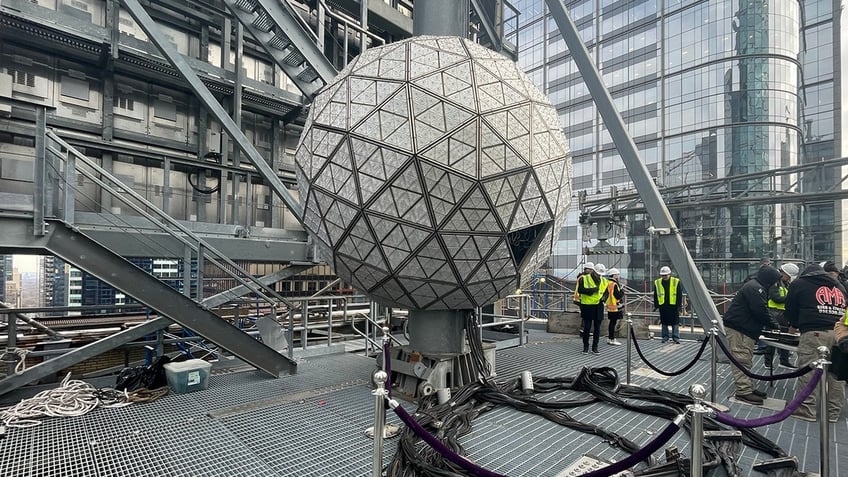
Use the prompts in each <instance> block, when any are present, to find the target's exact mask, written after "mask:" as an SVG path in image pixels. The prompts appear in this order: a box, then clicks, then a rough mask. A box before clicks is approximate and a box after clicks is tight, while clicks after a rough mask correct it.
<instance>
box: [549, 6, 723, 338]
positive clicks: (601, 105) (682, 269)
mask: <svg viewBox="0 0 848 477" xmlns="http://www.w3.org/2000/svg"><path fill="white" fill-rule="evenodd" d="M545 3H547V5H548V9H549V10H550V12H551V16H552V17H553V19H554V21H555V22H556V24H557V27H558V28H559V31H560V33H561V34H562V38H563V40H565V44H566V46H568V50H569V52H570V53H571V57H572V58H574V63H575V64H576V65H577V68H578V70H580V74H581V75H582V76H583V80H584V81H585V82H586V87H587V88H588V89H589V93H591V95H592V99H593V100H594V101H595V105H596V106H597V107H598V112H599V113H601V118H603V120H604V124H605V125H606V127H607V130H608V131H609V133H610V136H611V137H612V140H613V142H614V143H615V147H616V149H618V152H619V153H620V154H621V159H622V161H623V162H624V166H625V167H626V168H627V172H628V173H629V174H630V178H631V179H632V180H633V185H634V186H635V187H636V190H638V191H639V195H640V196H641V197H642V202H644V203H645V208H646V209H647V210H648V214H649V215H650V217H651V220H652V221H653V223H654V227H655V228H656V229H657V230H658V231H661V232H660V233H659V237H660V242H661V243H662V244H663V245H665V249H666V251H668V256H669V257H670V258H671V263H672V264H673V265H674V268H675V270H677V273H678V274H679V275H680V280H681V281H682V282H683V285H684V286H685V287H686V291H687V292H688V293H689V298H690V299H691V300H692V306H693V307H694V309H695V310H696V311H697V312H698V318H699V319H700V320H701V325H702V326H703V327H704V329H705V330H709V329H711V328H712V327H713V325H712V321H713V320H715V321H717V322H718V323H719V328H721V331H722V332H723V331H724V330H723V325H722V321H721V316H720V315H719V313H718V309H716V306H715V303H713V300H712V299H711V298H710V295H709V292H708V291H707V286H706V284H705V283H704V280H703V278H702V277H701V274H700V272H698V268H697V267H696V266H695V261H694V260H693V259H692V256H691V255H690V254H689V250H687V249H686V244H684V243H683V237H682V236H681V235H680V232H679V230H678V229H677V225H676V224H675V223H674V219H672V218H671V213H669V211H668V207H666V205H665V203H664V202H663V199H662V196H661V195H660V192H659V190H658V189H657V186H656V184H654V181H653V179H652V178H651V173H650V172H648V168H647V167H646V166H645V163H644V162H643V161H642V160H641V158H640V157H639V150H638V149H637V148H636V143H634V142H633V138H631V137H630V134H629V133H628V132H627V127H626V126H625V125H624V120H623V119H621V114H619V112H618V110H617V109H616V107H615V103H614V102H613V100H612V96H611V95H610V92H609V90H607V88H606V86H604V82H603V80H602V79H601V75H600V73H598V69H597V68H595V64H594V63H592V58H591V57H590V56H589V50H587V49H586V45H584V44H583V40H581V39H580V34H579V33H578V31H577V27H576V26H575V25H574V21H572V20H571V16H570V15H569V14H568V11H566V9H565V5H563V2H562V0H545Z"/></svg>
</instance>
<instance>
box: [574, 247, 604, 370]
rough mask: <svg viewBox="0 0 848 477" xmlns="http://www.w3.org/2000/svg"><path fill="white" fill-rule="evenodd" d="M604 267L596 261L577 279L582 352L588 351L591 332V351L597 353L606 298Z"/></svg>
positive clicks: (586, 352)
mask: <svg viewBox="0 0 848 477" xmlns="http://www.w3.org/2000/svg"><path fill="white" fill-rule="evenodd" d="M606 271H607V270H606V267H605V266H604V264H602V263H596V264H594V266H593V267H592V269H591V270H590V271H589V273H584V274H583V276H581V277H580V279H579V280H578V281H577V292H578V293H579V294H580V318H581V319H582V322H583V333H582V334H581V335H582V338H583V354H588V353H589V333H590V332H593V338H592V353H594V354H599V353H600V352H599V351H598V341H600V335H601V321H603V319H604V303H605V302H606V300H607V279H606V278H604V276H603V275H604V273H606Z"/></svg>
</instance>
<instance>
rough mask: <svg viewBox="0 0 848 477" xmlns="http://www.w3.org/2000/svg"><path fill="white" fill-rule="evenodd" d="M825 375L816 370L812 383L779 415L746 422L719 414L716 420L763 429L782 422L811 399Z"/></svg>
mask: <svg viewBox="0 0 848 477" xmlns="http://www.w3.org/2000/svg"><path fill="white" fill-rule="evenodd" d="M823 373H824V371H823V370H822V369H816V370H815V371H813V376H812V378H811V379H810V382H809V383H807V386H806V387H805V388H804V389H802V390H801V392H800V393H798V395H797V396H795V399H793V400H792V401H790V402H789V404H787V405H786V407H785V408H784V409H783V410H782V411H780V412H778V413H777V414H773V415H771V416H765V417H760V418H757V419H750V420H745V419H737V418H735V417H733V416H731V415H730V414H725V413H723V412H717V413H716V416H715V419H716V421H718V422H720V423H722V424H727V425H728V426H733V427H761V426H767V425H769V424H774V423H776V422H780V421H782V420H784V419H786V418H787V417H789V415H790V414H792V413H793V412H795V410H796V409H798V408H799V407H800V406H801V403H802V402H804V400H805V399H807V397H809V396H810V394H812V393H813V391H815V390H816V386H818V384H819V380H820V379H821V377H822V374H823Z"/></svg>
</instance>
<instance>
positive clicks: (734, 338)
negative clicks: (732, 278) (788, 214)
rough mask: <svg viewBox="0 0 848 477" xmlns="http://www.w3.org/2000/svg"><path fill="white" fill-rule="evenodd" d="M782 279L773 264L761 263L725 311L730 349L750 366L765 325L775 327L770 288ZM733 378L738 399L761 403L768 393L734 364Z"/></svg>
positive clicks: (731, 369) (741, 361) (746, 365)
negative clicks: (769, 297) (769, 305)
mask: <svg viewBox="0 0 848 477" xmlns="http://www.w3.org/2000/svg"><path fill="white" fill-rule="evenodd" d="M779 279H780V272H779V271H777V269H775V268H774V267H771V266H766V267H760V269H759V270H758V271H757V275H756V277H754V278H753V279H752V280H749V281H747V282H745V284H744V285H742V288H740V289H739V291H738V292H736V296H734V297H733V301H731V302H730V308H729V309H728V310H727V313H726V314H725V315H724V327H725V331H726V335H727V344H728V345H729V346H730V352H731V353H733V357H734V358H736V360H737V361H739V363H740V364H742V365H743V366H745V367H746V368H748V369H750V368H751V366H752V364H753V361H754V347H755V346H756V344H757V340H758V339H759V337H760V332H761V331H762V330H763V328H770V329H776V328H777V323H772V320H771V316H770V315H769V311H768V306H767V305H766V304H767V303H768V289H769V288H770V287H771V286H772V285H774V284H775V283H776V282H777V281H778V280H779ZM730 371H731V373H732V374H733V382H734V384H735V385H736V400H738V401H742V402H746V403H748V404H753V405H757V406H758V405H760V404H762V403H763V399H764V398H765V396H766V393H764V392H762V391H759V390H757V389H754V386H753V385H752V384H751V380H750V379H748V376H746V375H745V374H744V373H743V372H742V371H741V370H739V369H738V368H736V367H735V366H731V368H730Z"/></svg>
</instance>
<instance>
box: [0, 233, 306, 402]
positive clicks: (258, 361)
mask: <svg viewBox="0 0 848 477" xmlns="http://www.w3.org/2000/svg"><path fill="white" fill-rule="evenodd" d="M39 244H40V245H41V246H42V247H43V248H44V249H45V250H47V251H48V252H50V253H52V254H54V255H56V256H57V257H60V258H61V259H62V260H65V261H66V262H68V263H71V264H73V265H74V266H76V267H78V268H79V269H81V270H85V271H86V272H88V273H90V274H92V275H94V276H95V277H97V278H98V279H100V280H101V281H103V282H105V283H108V284H109V285H111V286H113V287H115V288H116V289H118V290H121V291H123V292H124V293H126V294H127V295H129V296H132V297H133V298H135V299H136V300H138V301H139V302H141V303H143V304H144V305H146V306H148V307H150V308H151V309H153V310H156V311H157V312H159V313H160V314H161V315H163V316H165V317H167V318H168V319H162V318H159V319H157V320H152V321H149V322H146V323H144V324H141V325H138V326H136V327H134V328H130V329H129V330H127V331H126V332H124V337H125V338H128V340H127V341H130V340H133V339H138V338H141V337H143V336H145V335H147V334H149V333H152V332H155V331H156V330H158V329H161V328H163V327H166V326H168V325H169V324H170V320H173V321H174V322H176V323H179V324H180V325H182V326H184V327H186V328H190V329H192V330H194V331H195V332H196V333H197V334H199V335H200V336H202V337H204V338H205V339H207V340H209V341H211V342H213V343H215V344H217V345H219V346H221V347H222V348H224V349H226V350H228V351H230V352H231V353H233V355H235V356H236V357H238V358H240V359H242V360H244V361H245V362H247V363H250V364H251V365H253V366H255V367H257V368H259V369H261V370H263V371H265V372H267V373H268V374H271V375H272V376H274V377H278V376H280V374H293V373H295V372H296V370H297V363H295V362H294V361H293V360H290V359H289V358H288V357H287V356H285V355H282V354H280V353H278V352H277V351H274V350H272V349H271V348H269V347H268V346H266V345H265V344H263V343H262V342H260V341H257V340H256V339H255V338H253V337H252V336H250V335H248V334H247V333H245V332H244V331H242V330H240V329H238V328H236V327H235V326H233V325H231V324H230V323H228V322H226V321H224V320H222V319H221V318H220V317H219V316H218V315H216V314H215V313H212V312H211V311H209V309H208V308H207V307H206V306H205V305H203V304H200V303H197V302H195V301H194V300H192V299H191V298H189V297H187V296H185V295H183V294H182V293H180V292H179V291H177V290H176V289H174V288H172V287H170V286H168V285H167V284H165V283H164V282H162V281H160V280H159V279H157V278H155V277H153V276H152V275H150V274H148V273H147V272H145V271H144V270H142V269H140V268H138V267H137V266H135V265H133V264H132V263H131V262H129V261H128V260H126V259H124V258H123V257H120V256H118V255H117V254H115V253H114V252H112V251H111V250H109V249H107V248H106V247H104V246H102V245H100V244H99V243H97V242H95V241H94V240H91V239H90V238H88V237H87V236H86V235H85V234H83V233H81V232H79V231H78V230H74V229H73V228H72V227H70V226H68V225H67V224H65V223H63V222H61V221H57V220H48V221H47V234H46V235H45V236H44V237H43V238H42V240H40V241H39ZM112 344H113V343H109V345H105V344H103V343H101V342H96V343H92V344H90V345H88V346H87V347H84V348H85V349H84V348H79V350H78V351H81V352H77V353H76V354H72V353H67V354H65V355H62V356H61V357H59V358H54V359H51V360H48V361H45V362H43V363H41V364H38V365H35V366H33V367H31V368H28V369H26V370H25V371H23V372H22V373H20V374H15V375H11V376H9V377H7V378H5V379H3V380H0V395H2V394H4V393H5V392H8V391H11V390H13V389H16V388H18V387H20V386H23V385H25V384H28V383H31V382H33V381H36V380H39V379H42V378H45V377H48V376H51V375H53V374H54V373H56V372H58V371H60V370H62V369H65V368H67V367H69V366H71V365H73V364H75V363H77V362H80V361H83V360H85V359H88V358H90V357H93V356H96V355H97V354H99V353H101V352H103V351H106V350H108V349H111V348H112V347H114V346H111V345H112Z"/></svg>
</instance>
